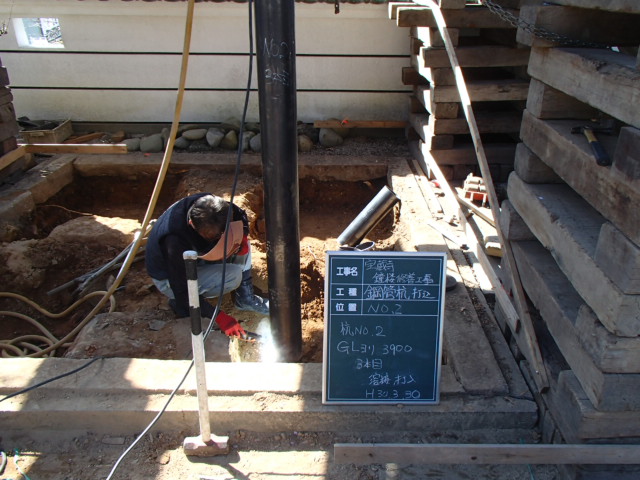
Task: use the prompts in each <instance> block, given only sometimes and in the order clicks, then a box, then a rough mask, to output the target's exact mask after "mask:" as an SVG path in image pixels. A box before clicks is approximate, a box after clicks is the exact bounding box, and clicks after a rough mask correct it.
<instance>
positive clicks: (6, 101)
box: [0, 61, 19, 179]
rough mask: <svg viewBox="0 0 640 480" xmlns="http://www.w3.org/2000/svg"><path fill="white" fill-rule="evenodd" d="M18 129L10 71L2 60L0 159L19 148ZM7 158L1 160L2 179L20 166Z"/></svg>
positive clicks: (0, 63) (0, 67)
mask: <svg viewBox="0 0 640 480" xmlns="http://www.w3.org/2000/svg"><path fill="white" fill-rule="evenodd" d="M18 131H19V129H18V122H17V121H16V112H15V110H14V109H13V95H12V94H11V90H10V89H9V73H8V72H7V68H6V67H3V66H2V62H1V61H0V159H1V158H3V157H5V155H7V154H8V153H10V152H12V151H13V150H16V149H17V148H18V142H17V140H16V135H17V134H18ZM5 158H7V160H6V161H0V179H2V178H6V176H7V175H9V174H11V173H12V172H13V171H15V170H16V169H17V168H19V165H17V164H16V163H15V162H14V160H15V159H13V158H9V157H5ZM9 160H10V161H9ZM5 163H6V165H5Z"/></svg>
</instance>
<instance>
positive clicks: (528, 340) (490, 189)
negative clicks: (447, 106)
mask: <svg viewBox="0 0 640 480" xmlns="http://www.w3.org/2000/svg"><path fill="white" fill-rule="evenodd" d="M416 3H420V4H423V5H424V4H426V5H430V6H431V7H432V9H433V15H434V17H435V19H436V23H437V25H438V29H439V30H440V34H441V35H442V38H443V39H444V43H445V47H446V50H447V53H448V55H449V59H450V61H451V67H452V68H453V71H454V73H455V76H456V85H457V87H458V92H459V96H460V98H461V101H462V109H463V111H464V114H465V117H466V118H467V121H468V123H469V129H470V132H471V138H472V140H473V144H474V145H475V147H476V154H477V157H478V164H479V166H480V171H481V173H482V179H483V180H484V184H485V186H486V188H487V194H488V197H489V206H490V207H491V212H492V213H493V217H494V218H499V216H500V203H499V201H498V196H497V194H496V190H495V188H494V186H493V180H492V178H491V171H490V169H489V162H488V160H487V156H486V153H485V151H484V145H483V143H482V139H481V137H480V132H479V131H478V125H477V122H476V119H475V114H474V111H473V108H472V107H471V97H470V96H469V91H468V90H467V86H466V83H465V79H464V76H463V75H462V69H461V68H460V64H459V63H458V58H457V55H456V52H455V47H454V46H453V45H452V44H451V41H450V39H449V33H448V32H447V29H446V27H447V23H446V21H445V18H444V16H443V14H442V12H441V11H440V9H439V8H438V7H437V5H436V4H435V2H434V0H416ZM454 198H455V201H456V203H457V197H454ZM497 233H498V237H499V239H500V244H501V245H502V250H503V261H506V262H507V265H508V266H509V267H510V270H511V273H512V278H511V281H512V283H513V298H514V301H515V307H516V311H517V312H518V317H519V318H520V323H521V324H522V330H523V332H522V334H523V340H524V342H522V343H523V345H520V347H521V349H522V352H523V354H524V356H525V358H526V359H527V361H528V362H529V365H530V366H531V369H532V372H531V373H532V376H533V378H534V381H535V383H536V386H537V387H538V390H539V391H540V392H543V391H546V390H547V389H548V388H549V380H548V378H547V372H546V369H545V365H544V361H543V360H542V355H541V353H540V349H539V346H538V341H537V338H536V333H535V331H534V329H533V321H532V319H531V316H530V315H529V310H528V306H527V300H526V297H525V293H524V289H523V288H522V283H521V282H520V277H519V275H518V267H517V265H516V262H515V259H514V256H513V251H512V250H511V246H510V244H509V240H508V239H506V238H505V237H504V235H503V233H502V231H501V230H500V228H499V227H498V228H497Z"/></svg>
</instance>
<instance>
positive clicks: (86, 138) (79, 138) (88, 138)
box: [62, 132, 105, 145]
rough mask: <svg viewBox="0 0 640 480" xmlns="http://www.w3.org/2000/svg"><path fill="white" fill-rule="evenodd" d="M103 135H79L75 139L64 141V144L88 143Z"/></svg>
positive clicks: (97, 133)
mask: <svg viewBox="0 0 640 480" xmlns="http://www.w3.org/2000/svg"><path fill="white" fill-rule="evenodd" d="M104 135H105V133H104V132H93V133H87V134H86V135H80V136H77V137H72V138H70V139H68V140H65V141H64V142H62V143H64V144H67V145H68V144H73V143H77V144H80V143H86V142H90V141H91V140H95V139H97V138H102V137H103V136H104Z"/></svg>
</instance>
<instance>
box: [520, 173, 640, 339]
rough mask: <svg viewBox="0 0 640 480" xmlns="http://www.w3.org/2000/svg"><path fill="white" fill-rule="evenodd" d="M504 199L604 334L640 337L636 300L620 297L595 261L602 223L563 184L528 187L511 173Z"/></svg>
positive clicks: (631, 295)
mask: <svg viewBox="0 0 640 480" xmlns="http://www.w3.org/2000/svg"><path fill="white" fill-rule="evenodd" d="M508 195H509V201H510V202H511V204H512V205H513V206H514V207H515V209H516V210H517V211H518V213H519V214H520V216H521V217H522V218H523V219H524V221H525V222H526V223H527V225H528V226H529V228H530V229H531V231H532V232H533V234H534V235H535V236H536V237H537V238H538V240H540V242H541V243H542V244H543V245H544V246H545V247H546V248H548V249H550V250H552V251H553V255H554V257H555V259H556V261H557V262H558V265H559V266H560V268H561V269H562V271H563V272H564V273H565V275H566V276H567V278H568V279H569V281H571V283H572V284H573V286H574V287H575V289H576V290H577V291H578V293H579V294H580V295H581V296H582V298H583V299H584V300H585V302H586V303H587V305H589V306H590V307H591V308H592V309H593V311H594V312H596V315H598V318H599V319H600V321H601V322H602V323H603V324H604V325H605V326H606V327H607V329H609V331H610V332H612V333H614V334H616V335H621V336H627V337H635V336H637V335H640V295H637V294H634V293H637V292H634V293H624V292H622V291H621V290H620V289H619V288H618V286H616V285H615V284H614V283H613V282H612V281H611V280H610V279H609V278H608V277H607V276H606V275H605V274H604V273H603V272H602V270H601V269H600V268H599V267H598V266H597V264H596V262H595V260H594V258H593V255H594V252H595V247H596V244H597V241H598V235H599V234H600V229H601V227H602V225H603V224H604V222H605V219H604V218H603V217H602V216H601V215H600V214H598V213H597V212H596V211H595V210H594V209H593V208H591V207H590V206H589V205H588V204H587V203H586V202H585V201H584V200H583V199H582V198H581V197H580V196H579V195H578V194H577V193H575V192H574V191H573V190H572V189H571V188H569V187H567V186H566V185H531V184H526V183H524V182H523V181H522V180H521V179H519V178H518V176H517V175H515V174H512V175H511V176H510V177H509V186H508ZM620 262H624V259H620Z"/></svg>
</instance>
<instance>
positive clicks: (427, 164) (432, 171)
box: [419, 147, 521, 332]
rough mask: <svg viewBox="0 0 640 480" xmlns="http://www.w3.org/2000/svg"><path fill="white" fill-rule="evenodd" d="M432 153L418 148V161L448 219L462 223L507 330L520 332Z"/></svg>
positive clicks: (491, 268) (509, 300)
mask: <svg viewBox="0 0 640 480" xmlns="http://www.w3.org/2000/svg"><path fill="white" fill-rule="evenodd" d="M432 153H433V152H431V151H429V150H428V149H425V148H423V147H421V148H420V154H421V158H420V159H419V161H420V160H421V161H422V162H423V165H422V168H423V170H424V171H425V172H426V173H427V175H428V176H429V177H431V176H433V177H435V179H436V180H437V181H438V182H439V184H440V188H441V189H442V191H443V192H444V194H445V197H446V198H447V199H448V202H447V203H448V209H446V210H445V213H446V215H447V216H448V217H452V216H454V215H455V217H456V218H458V219H459V220H460V221H461V222H462V225H463V227H464V229H465V232H466V234H467V244H468V245H469V252H467V253H468V254H469V256H470V257H473V258H471V261H472V262H473V263H474V269H477V270H479V271H482V272H483V273H484V275H485V276H486V277H487V279H488V280H489V282H490V284H491V286H492V287H493V292H494V293H495V296H496V299H497V301H498V303H499V304H500V305H501V306H502V309H503V311H504V312H505V316H506V319H507V323H508V324H509V328H511V330H512V331H513V332H520V331H521V328H520V319H519V318H518V314H517V313H516V310H515V308H514V307H513V303H512V302H511V299H510V298H509V296H508V295H507V292H506V291H505V289H504V287H503V285H502V282H501V281H500V279H499V278H498V276H497V275H496V272H495V270H494V268H493V265H492V264H491V262H490V261H489V259H488V257H487V255H486V254H485V252H484V250H483V249H482V247H481V246H480V243H479V242H478V239H477V238H476V237H475V232H473V231H472V230H471V228H469V227H468V226H467V224H466V221H465V216H464V215H463V213H462V212H461V209H460V205H459V203H458V196H457V194H456V193H455V192H454V191H453V189H452V188H451V186H450V185H449V182H448V181H447V178H446V176H445V174H444V173H443V171H442V169H441V168H440V166H439V165H438V163H436V161H435V159H434V158H433V156H432ZM453 206H455V207H453ZM471 254H473V255H471ZM474 260H475V262H474Z"/></svg>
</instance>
